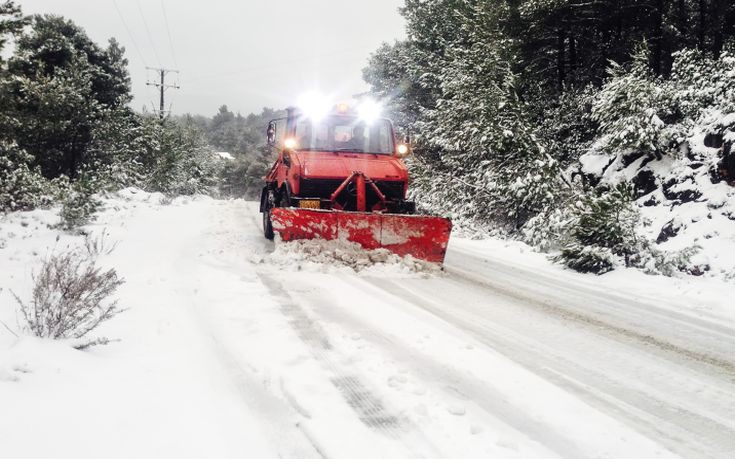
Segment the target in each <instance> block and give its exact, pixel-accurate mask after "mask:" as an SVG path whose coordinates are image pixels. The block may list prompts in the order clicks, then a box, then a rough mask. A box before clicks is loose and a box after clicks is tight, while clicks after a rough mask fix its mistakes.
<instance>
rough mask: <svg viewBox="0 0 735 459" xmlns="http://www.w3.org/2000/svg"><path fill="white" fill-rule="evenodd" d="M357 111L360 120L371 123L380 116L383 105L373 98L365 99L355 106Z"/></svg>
mask: <svg viewBox="0 0 735 459" xmlns="http://www.w3.org/2000/svg"><path fill="white" fill-rule="evenodd" d="M357 113H359V115H360V119H361V120H363V121H365V122H366V123H372V122H373V121H375V120H377V119H378V118H380V115H381V114H382V113H383V106H382V105H380V104H379V103H378V102H376V101H374V100H366V101H364V102H362V103H361V104H360V105H359V106H358V107H357Z"/></svg>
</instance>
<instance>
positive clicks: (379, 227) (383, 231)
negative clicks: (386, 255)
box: [271, 208, 452, 263]
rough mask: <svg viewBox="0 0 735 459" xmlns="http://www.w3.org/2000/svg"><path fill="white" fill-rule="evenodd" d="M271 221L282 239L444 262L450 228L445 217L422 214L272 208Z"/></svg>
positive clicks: (448, 221) (449, 223) (450, 224)
mask: <svg viewBox="0 0 735 459" xmlns="http://www.w3.org/2000/svg"><path fill="white" fill-rule="evenodd" d="M271 220H272V222H273V230H274V231H275V232H276V233H277V234H279V235H280V236H281V239H282V240H284V241H293V240H297V239H324V240H328V241H329V240H335V239H339V240H347V241H350V242H356V243H358V244H360V245H361V246H362V247H364V248H365V249H369V250H370V249H379V248H384V249H388V250H390V251H391V252H393V253H395V254H397V255H400V256H406V255H411V256H413V257H414V258H418V259H421V260H426V261H429V262H432V263H442V262H444V255H446V253H447V244H448V243H449V234H450V233H451V231H452V222H451V221H450V220H449V219H446V218H441V217H430V216H422V215H399V214H381V213H371V212H344V211H337V210H312V209H294V208H275V209H271Z"/></svg>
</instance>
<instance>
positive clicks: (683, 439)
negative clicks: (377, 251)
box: [367, 279, 735, 458]
mask: <svg viewBox="0 0 735 459" xmlns="http://www.w3.org/2000/svg"><path fill="white" fill-rule="evenodd" d="M367 281H368V282H370V283H371V284H372V286H373V287H375V288H376V289H378V290H379V291H383V292H385V293H386V294H388V295H392V296H394V297H396V298H397V299H400V300H403V301H404V302H407V303H408V304H410V305H412V306H414V307H418V308H421V309H423V310H425V311H427V312H429V313H430V314H432V315H435V316H436V317H438V318H439V319H441V320H444V321H446V322H447V323H448V324H450V325H452V326H455V327H459V328H460V329H462V330H464V331H467V332H469V333H470V334H472V335H473V336H474V337H475V338H477V339H478V340H479V341H481V342H483V343H485V344H487V345H488V346H490V347H491V348H493V349H494V350H496V351H498V352H500V353H501V354H503V355H505V356H507V357H509V358H510V359H512V360H514V361H516V362H518V363H520V364H521V365H523V366H524V367H526V368H527V369H529V370H531V371H532V372H534V373H536V374H538V375H539V376H541V377H543V378H544V379H546V380H548V381H550V382H552V383H554V384H556V385H557V386H559V387H562V388H564V389H566V390H568V391H570V392H572V393H575V394H578V396H580V397H581V398H582V399H584V400H586V401H588V402H589V403H591V404H592V405H593V406H598V407H601V408H603V409H604V410H603V411H604V412H606V413H609V414H612V415H613V416H615V417H617V418H619V419H621V420H622V421H624V422H625V423H626V424H629V425H631V426H632V427H634V428H636V429H637V430H639V431H640V432H641V433H642V434H644V435H645V436H647V437H649V438H652V439H656V440H657V441H661V442H662V444H665V445H667V447H669V448H670V449H672V450H673V451H675V452H677V453H678V454H681V452H682V451H686V455H687V456H693V457H712V458H726V457H731V456H730V454H732V452H733V451H735V430H733V428H732V427H731V425H727V424H732V422H733V420H732V419H729V420H727V421H722V422H721V421H719V420H718V419H717V418H711V417H709V416H705V415H702V414H699V413H697V412H694V411H692V410H688V409H686V408H685V407H683V406H681V405H678V404H672V403H670V402H669V401H668V400H667V399H665V398H663V397H664V395H663V394H659V395H656V394H653V393H648V392H643V391H641V390H639V389H636V388H634V387H631V385H629V384H625V383H624V381H619V380H618V381H616V380H613V379H610V378H608V377H607V376H606V375H605V374H603V373H600V372H599V371H597V370H595V369H593V368H589V367H584V366H580V365H579V364H578V363H576V362H574V361H572V360H569V356H568V355H565V354H560V353H559V352H558V350H556V349H554V348H551V347H549V346H546V345H545V344H544V343H541V342H540V341H538V340H540V339H543V337H530V336H526V335H523V334H522V333H520V332H519V330H518V329H517V327H516V328H508V326H507V325H506V324H504V323H503V322H498V318H497V316H494V315H493V314H492V312H493V311H492V310H491V309H488V310H487V311H486V314H487V317H484V316H483V315H480V314H479V313H478V312H476V311H472V310H471V309H470V308H463V307H461V306H460V307H457V306H451V305H450V308H447V307H446V305H442V304H440V303H439V301H440V298H431V299H430V298H428V297H426V296H425V295H424V294H423V292H422V293H419V292H414V291H412V289H409V288H406V286H405V285H398V284H396V283H394V282H391V281H386V280H384V279H380V281H377V280H371V279H367ZM455 282H456V281H455ZM461 282H462V280H460V283H461ZM463 282H465V283H466V282H468V281H467V280H464V281H463ZM482 287H483V285H480V288H482ZM517 300H518V299H517V298H516V301H517ZM527 301H528V300H527ZM401 303H402V302H401V301H395V302H394V304H401ZM404 307H405V305H404ZM518 307H519V308H520V309H522V308H524V307H527V306H525V305H522V304H518ZM550 319H553V316H552V317H550ZM556 319H557V320H558V319H560V318H558V317H557V318H556ZM561 319H562V320H563V318H561ZM678 363H679V364H681V362H678ZM603 367H604V365H603ZM621 377H622V378H623V379H624V378H625V377H629V376H628V375H625V374H623V375H618V378H621ZM723 383H724V384H726V385H728V386H732V382H731V381H723ZM708 389H709V390H713V391H714V392H718V390H717V389H715V388H708ZM720 393H721V395H720V396H721V397H726V395H725V394H726V391H724V390H723V391H721V392H720ZM723 422H724V423H723Z"/></svg>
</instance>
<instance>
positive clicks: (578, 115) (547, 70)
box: [364, 0, 735, 277]
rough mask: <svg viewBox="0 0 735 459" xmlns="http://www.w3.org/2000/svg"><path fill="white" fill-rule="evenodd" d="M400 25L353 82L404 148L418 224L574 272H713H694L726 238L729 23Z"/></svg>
mask: <svg viewBox="0 0 735 459" xmlns="http://www.w3.org/2000/svg"><path fill="white" fill-rule="evenodd" d="M401 12H402V14H403V16H404V17H405V19H406V23H407V26H406V35H407V39H406V40H404V41H399V42H396V43H393V44H385V45H383V46H382V47H381V48H380V49H378V50H377V51H376V52H375V53H374V54H373V56H372V58H371V60H370V63H369V65H368V67H367V68H366V69H365V70H364V77H365V79H366V81H367V82H368V83H369V84H370V86H371V88H372V93H373V94H374V96H375V97H376V98H379V99H380V100H382V101H384V102H385V103H386V104H387V106H388V107H389V110H390V112H391V116H392V117H393V118H394V119H395V120H396V121H397V124H398V125H399V127H400V129H401V131H402V133H403V134H404V135H408V136H409V137H410V139H411V140H412V142H413V144H414V151H415V154H414V156H413V158H412V160H411V166H412V170H413V176H414V178H415V180H414V195H415V198H416V200H417V201H418V202H419V203H421V204H423V205H424V207H425V209H427V210H430V211H434V212H443V213H449V214H450V215H451V216H452V217H453V218H454V219H455V221H457V222H458V223H460V225H463V226H465V227H470V228H475V229H477V228H483V229H489V230H490V232H492V233H495V234H498V235H502V236H504V237H512V238H520V239H522V240H524V241H526V242H528V243H530V244H532V245H533V246H535V247H537V248H539V249H542V250H548V251H551V252H552V253H555V254H557V255H556V259H557V260H558V261H561V262H564V263H566V264H568V265H569V266H571V267H573V268H575V269H578V270H581V271H591V272H597V273H602V272H606V271H609V270H611V269H614V268H615V267H616V266H621V265H622V266H635V267H640V268H643V269H645V270H646V271H649V272H655V273H664V274H671V273H673V272H677V271H686V272H689V273H692V274H703V273H704V272H706V271H709V270H710V269H712V267H711V266H710V262H709V261H708V260H707V258H706V257H697V256H696V254H698V253H702V252H707V251H708V250H713V248H712V247H706V249H707V250H702V249H703V245H705V244H708V242H707V241H708V240H711V239H712V240H719V241H726V240H728V234H732V231H731V229H732V226H728V225H732V223H733V220H735V207H733V204H732V202H733V199H732V197H733V196H732V188H731V187H728V185H727V184H728V183H729V184H731V185H732V184H733V181H734V180H735V164H734V161H735V160H734V159H733V152H732V151H731V143H732V141H733V140H735V134H734V133H733V131H734V130H735V116H728V115H732V114H733V113H735V78H734V77H735V59H734V58H733V55H732V50H733V36H734V35H735V5H733V4H732V3H731V2H728V1H725V0H622V1H606V0H594V1H587V0H585V1H579V0H527V1H521V0H505V1H497V2H495V1H493V2H491V1H480V0H437V1H432V2H426V1H421V0H407V1H406V4H405V7H404V8H403V9H402V10H401ZM693 206H695V207H696V211H693V212H694V213H696V214H697V215H696V216H692V217H691V218H688V219H687V218H686V217H685V218H681V217H680V214H683V215H686V212H688V209H690V207H691V208H694V207H693ZM700 214H703V215H700ZM702 218H708V219H713V222H712V228H714V229H713V230H707V229H706V228H703V227H702V225H699V224H698V223H699V222H700V221H701V220H702ZM685 220H686V221H685ZM728 229H729V230H730V231H729V233H726V232H725V231H726V230H728ZM677 236H678V237H677ZM674 239H676V241H677V242H676V243H674V242H670V240H674ZM721 269H723V270H725V271H726V272H725V273H724V274H725V275H726V276H730V277H732V276H735V270H732V265H730V267H723V268H721Z"/></svg>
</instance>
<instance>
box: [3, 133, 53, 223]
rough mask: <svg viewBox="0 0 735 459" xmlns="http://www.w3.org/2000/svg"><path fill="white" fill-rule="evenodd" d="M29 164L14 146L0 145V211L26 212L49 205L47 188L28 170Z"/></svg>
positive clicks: (25, 157)
mask: <svg viewBox="0 0 735 459" xmlns="http://www.w3.org/2000/svg"><path fill="white" fill-rule="evenodd" d="M31 160H32V157H31V156H30V155H28V154H27V153H25V152H24V151H22V150H20V149H18V148H17V147H16V146H14V145H8V144H5V143H0V211H15V210H30V209H33V208H35V207H38V206H39V205H43V204H48V203H49V201H50V199H51V196H50V191H51V186H50V184H49V182H48V181H47V180H46V179H45V178H44V177H43V176H41V174H40V173H39V172H38V171H37V170H35V169H31V168H30V167H29V166H28V164H29V163H30V162H31Z"/></svg>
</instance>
